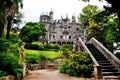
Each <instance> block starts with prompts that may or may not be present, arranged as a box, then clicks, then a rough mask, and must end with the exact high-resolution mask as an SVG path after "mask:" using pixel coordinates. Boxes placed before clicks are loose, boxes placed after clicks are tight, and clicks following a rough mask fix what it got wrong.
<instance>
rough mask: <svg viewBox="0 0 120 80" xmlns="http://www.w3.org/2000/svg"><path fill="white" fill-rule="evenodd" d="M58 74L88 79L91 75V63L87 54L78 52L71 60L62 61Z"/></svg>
mask: <svg viewBox="0 0 120 80" xmlns="http://www.w3.org/2000/svg"><path fill="white" fill-rule="evenodd" d="M59 70H60V72H62V73H66V74H69V75H72V76H77V77H90V76H91V73H92V61H91V58H90V56H89V54H88V53H86V52H78V53H76V54H72V55H71V58H67V59H65V60H63V61H62V65H61V66H60V68H59Z"/></svg>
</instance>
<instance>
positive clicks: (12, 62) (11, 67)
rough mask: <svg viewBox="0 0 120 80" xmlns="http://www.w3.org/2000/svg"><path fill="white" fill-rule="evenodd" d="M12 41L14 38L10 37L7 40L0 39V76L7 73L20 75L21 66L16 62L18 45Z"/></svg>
mask: <svg viewBox="0 0 120 80" xmlns="http://www.w3.org/2000/svg"><path fill="white" fill-rule="evenodd" d="M17 39H19V38H17ZM17 39H16V40H17ZM12 41H14V40H12V39H10V40H9V41H8V40H6V39H0V42H2V43H0V46H1V47H0V51H1V52H0V63H1V66H0V77H2V76H7V75H14V76H16V77H20V76H22V71H21V67H20V65H19V64H18V60H19V46H18V44H17V43H15V42H12ZM16 42H17V41H16ZM18 42H19V41H18Z"/></svg>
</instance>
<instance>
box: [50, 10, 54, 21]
mask: <svg viewBox="0 0 120 80" xmlns="http://www.w3.org/2000/svg"><path fill="white" fill-rule="evenodd" d="M49 16H50V18H51V20H53V11H52V10H51V11H50V12H49Z"/></svg>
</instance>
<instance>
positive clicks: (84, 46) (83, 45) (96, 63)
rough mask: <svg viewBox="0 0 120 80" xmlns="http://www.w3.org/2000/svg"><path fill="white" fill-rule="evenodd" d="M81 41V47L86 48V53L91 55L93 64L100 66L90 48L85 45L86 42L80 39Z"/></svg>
mask: <svg viewBox="0 0 120 80" xmlns="http://www.w3.org/2000/svg"><path fill="white" fill-rule="evenodd" d="M79 41H80V45H81V46H82V47H83V48H84V51H86V52H88V53H89V54H90V57H91V59H92V61H93V63H94V64H95V65H99V64H98V62H97V61H96V59H95V58H94V57H93V55H92V53H91V52H90V51H89V50H88V48H87V47H86V45H85V44H84V42H83V41H82V39H81V38H79Z"/></svg>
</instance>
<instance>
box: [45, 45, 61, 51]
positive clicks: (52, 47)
mask: <svg viewBox="0 0 120 80" xmlns="http://www.w3.org/2000/svg"><path fill="white" fill-rule="evenodd" d="M45 49H46V50H50V49H55V50H58V49H59V45H58V44H46V45H45Z"/></svg>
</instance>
